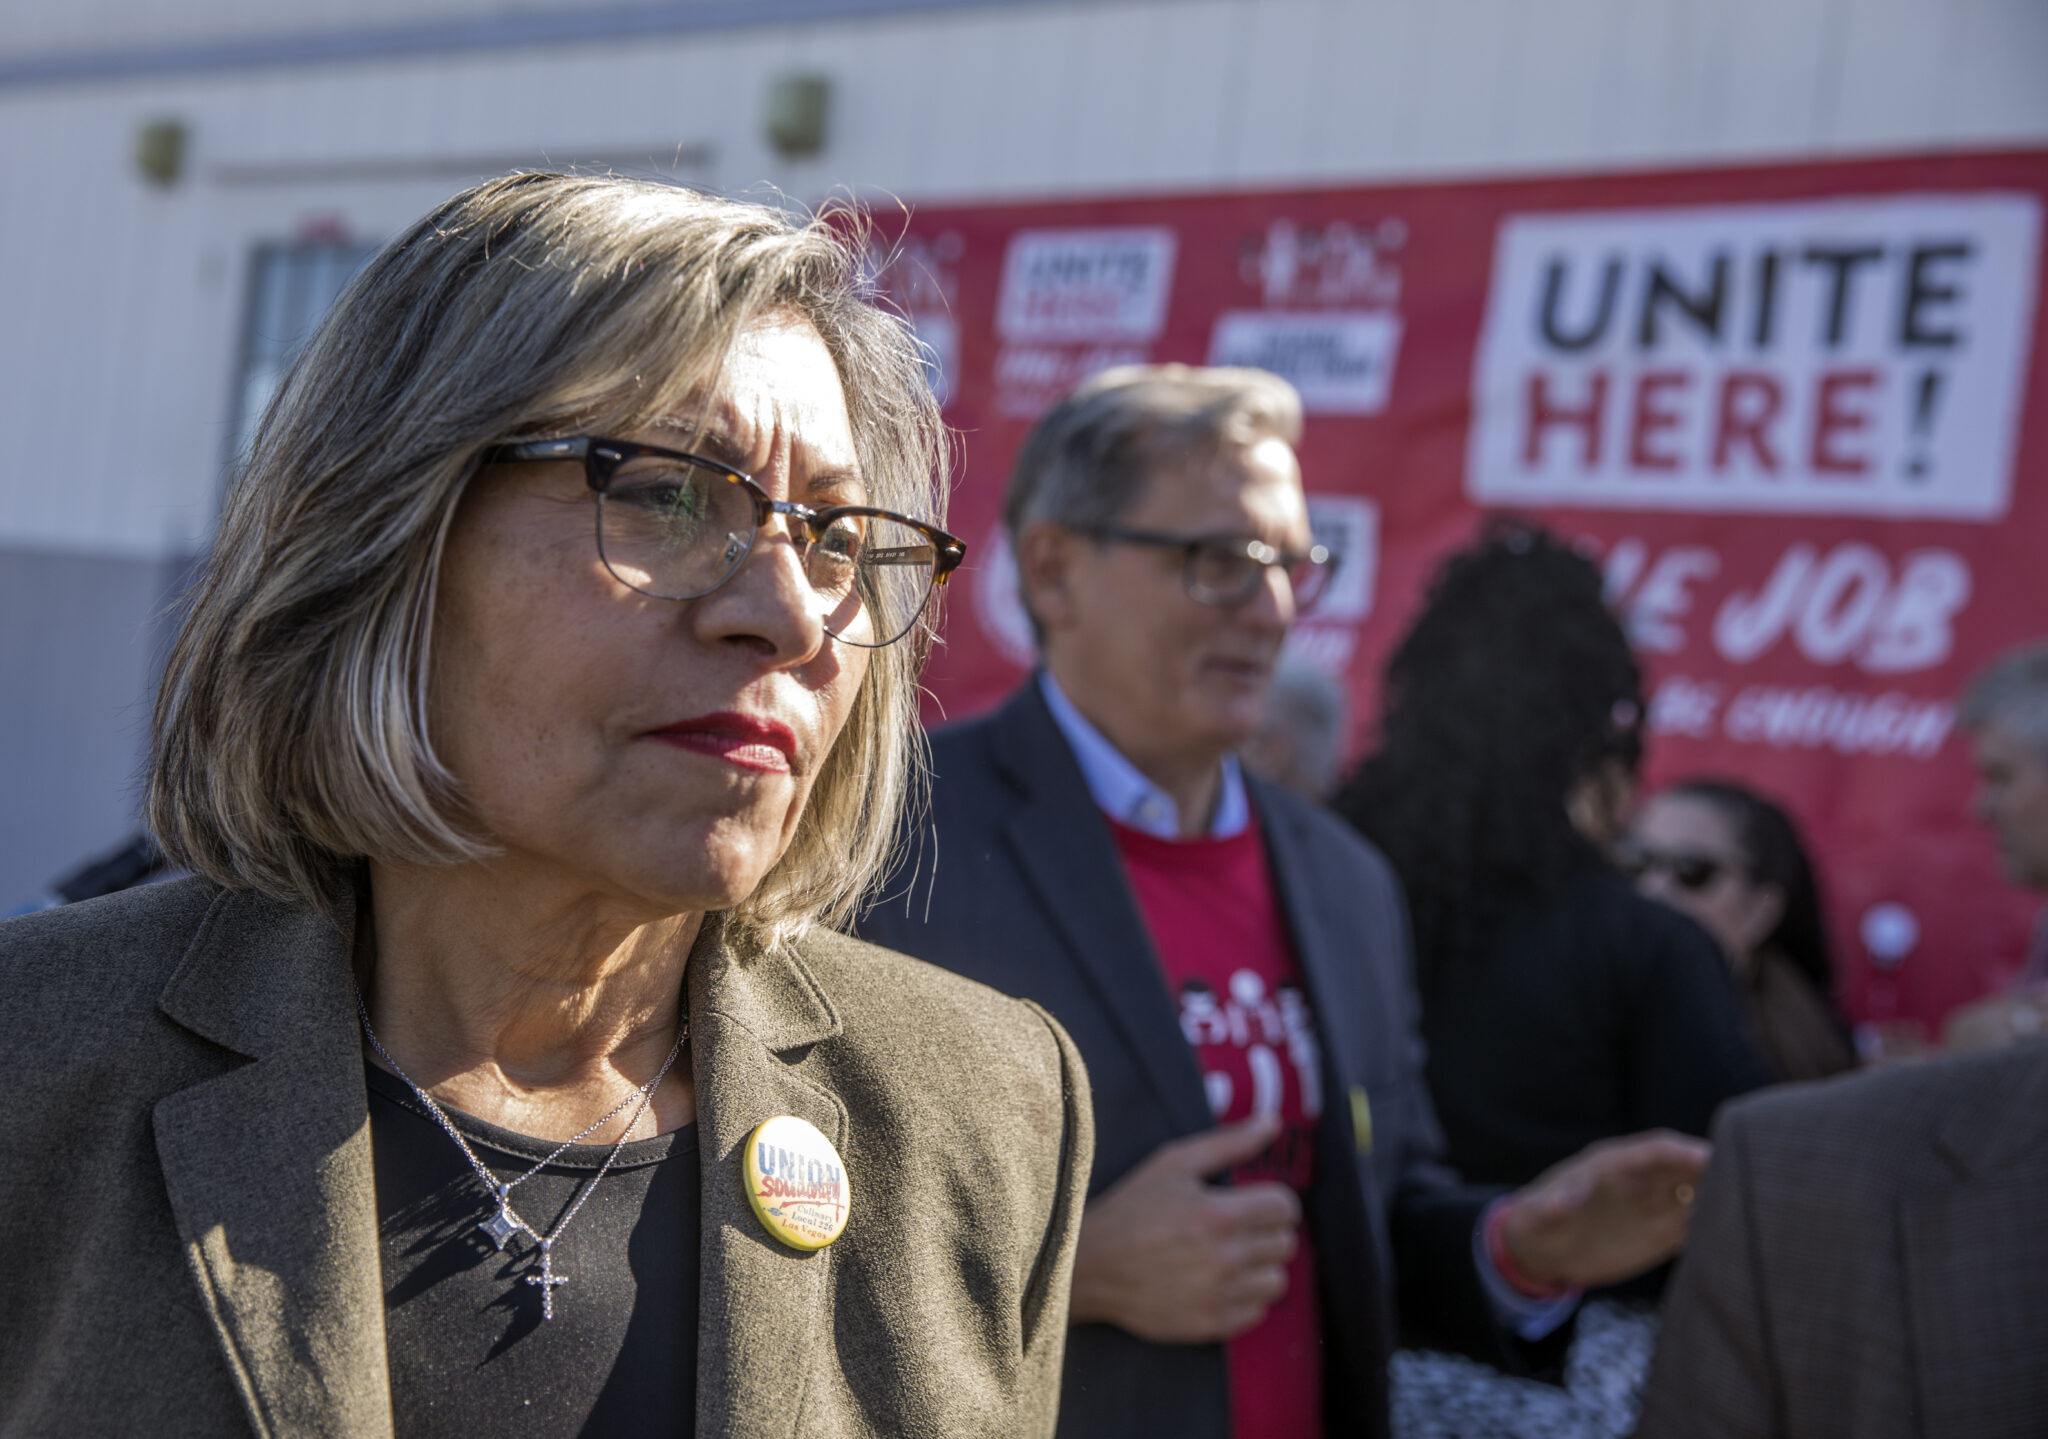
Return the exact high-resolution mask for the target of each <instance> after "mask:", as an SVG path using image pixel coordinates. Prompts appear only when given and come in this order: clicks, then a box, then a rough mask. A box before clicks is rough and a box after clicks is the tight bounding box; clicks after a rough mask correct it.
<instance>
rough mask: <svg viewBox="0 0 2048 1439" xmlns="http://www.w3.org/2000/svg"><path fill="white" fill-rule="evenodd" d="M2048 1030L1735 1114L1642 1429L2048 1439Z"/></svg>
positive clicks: (1673, 1308)
mask: <svg viewBox="0 0 2048 1439" xmlns="http://www.w3.org/2000/svg"><path fill="white" fill-rule="evenodd" d="M2044 1360H2048V1041H2042V1040H2039V1039H2035V1040H2030V1041H2028V1042H2027V1043H2025V1044H2023V1045H2019V1046H2016V1047H2014V1048H2012V1049H2008V1050H2003V1051H2000V1052H1997V1053H1992V1054H1986V1055H1967V1056H1960V1057H1956V1058H1949V1059H1939V1060H1931V1061H1927V1062H1925V1063H1916V1064H1905V1065H1899V1066H1896V1067H1894V1068H1889V1069H1884V1070H1880V1071H1878V1072H1876V1073H1873V1074H1865V1075H1858V1076H1854V1077H1851V1078H1844V1079H1838V1080H1833V1081H1830V1082H1828V1083H1825V1084H1818V1085H1799V1086H1796V1087H1793V1088H1790V1089H1784V1090H1777V1091H1773V1092H1771V1093H1768V1094H1762V1095H1757V1096H1755V1097H1753V1098H1749V1099H1743V1100H1739V1101H1737V1102H1735V1103H1734V1104H1731V1105H1730V1106H1729V1107H1728V1108H1727V1109H1726V1110H1725V1111H1723V1112H1722V1115H1721V1118H1720V1120H1719V1122H1718V1123H1716V1125H1715V1126H1714V1162H1713V1164H1712V1166H1711V1167H1710V1168H1709V1169H1708V1171H1707V1175H1706V1179H1705V1182H1704V1183H1703V1184H1702V1185H1701V1188H1700V1197H1699V1214H1698V1216H1697V1218H1695V1220H1694V1221H1693V1229H1692V1240H1691V1243H1690V1245H1689V1246H1688V1250H1687V1253H1686V1256H1685V1259H1684V1260H1683V1261H1682V1262H1681V1263H1680V1265H1679V1268H1678V1275H1677V1278H1676V1279H1675V1280H1674V1281H1673V1284H1672V1288H1671V1293H1670V1295H1669V1297H1668V1298H1667V1300H1666V1301H1665V1308H1664V1328H1663V1334H1662V1336H1661V1338H1660V1340H1659V1342H1658V1347H1657V1357H1656V1360H1655V1362H1654V1363H1653V1364H1652V1366H1651V1370H1650V1384H1649V1389H1648V1392H1647V1394H1646V1395H1645V1399H1644V1405H1643V1417H1642V1424H1641V1427H1640V1428H1639V1429H1638V1430H1637V1434H1638V1436H1639V1439H1693V1436H1698V1439H1708V1436H1715V1439H1718V1436H1721V1435H1725V1434H1740V1435H1744V1436H1754V1439H1909V1436H1916V1439H1927V1436H1938V1435H1951V1434H1953V1435H1967V1436H1968V1439H2020V1436H2022V1435H2025V1436H2039V1435H2042V1434H2048V1362H2044Z"/></svg>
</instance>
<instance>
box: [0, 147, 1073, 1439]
mask: <svg viewBox="0 0 2048 1439" xmlns="http://www.w3.org/2000/svg"><path fill="white" fill-rule="evenodd" d="M857 254H858V249H857V246H856V245H855V244H853V243H851V242H850V240H849V238H848V236H847V235H846V234H845V233H844V231H843V229H842V228H841V227H840V226H838V225H835V224H834V223H832V222H831V221H830V220H829V219H813V220H808V221H803V222H799V221H796V220H793V219H792V218H791V217H789V216H788V215H785V214H783V213H780V212H777V211H773V210H769V209H766V208H764V207H761V206H758V205H750V204H740V203H734V202H729V201H724V200H718V199H713V198H710V197H707V196H703V195H698V194H694V193H692V192H690V191H687V190H683V189H679V188H676V187H672V186H665V185H659V184H654V183H650V182H644V181H637V180H630V179H625V178H619V177H608V176H577V175H563V174H543V173H529V174H518V175H512V176H509V177H506V178H503V179H500V180H495V181H491V182H489V183H486V184H483V185H480V186H478V187H476V188H474V189H471V190H469V191H466V192H464V193H463V194H460V195H458V196H456V197H455V198H453V199H452V200H450V201H448V202H447V203H446V204H444V205H443V206H441V207H439V208H438V209H437V210H436V211H435V212H433V213H432V214H430V215H428V216H426V217H425V218H423V219H422V220H421V221H419V222H418V223H417V224H416V225H414V226H413V227H411V228H410V229H409V230H408V231H407V232H406V233H405V234H403V235H402V236H400V237H399V238H398V239H396V240H394V241H393V242H392V243H391V244H390V245H388V246H386V247H385V248H384V249H383V250H382V251H381V252H380V253H379V254H378V256H377V257H376V258H375V259H373V260H372V261H371V262H370V264H369V266H368V268H367V269H366V270H365V271H364V272H363V274H362V275H361V276H360V277H359V278H358V279H357V280H356V281H355V282H354V283H353V284H352V285H351V286H350V288H349V289H348V290H347V291H346V292H345V293H344V294H343V295H342V297H341V298H340V300H339V301H338V302H337V303H336V306H335V308H334V310H333V311H332V312H331V314H330V315H329V316H328V318H327V319H326V320H325V321H324V322H323V323H322V325H321V327H320V329H319V331H318V332H317V333H316V334H315V335H314V337H313V338H312V340H311V341H310V343H309V345H308V347H307V349H306V351H305V353H304V355H303V357H302V358H301V359H300V360H299V361H298V362H297V364H296V365H295V367H294V368H293V370H292V373H291V375H290V377H289V378H288V379H287V381H286V383H285V385H284V387H283V388H282V390H281V391H280V392H279V394H278V396H277V398H276V400H275V401H274V402H273V403H272V405H271V407H270V409H269V410H268V412H267V413H266V415H265V417H264V420H263V423H262V426H261V429H260V431H259V433H258V435H257V438H256V441H255V445H254V449H253V453H252V454H251V456H250V458H249V461H248V465H247V468H246V469H245V471H244V473H243V474H242V475H241V476H240V478H239V479H238V481H237V483H236V485H235V487H234V489H233V490H232V491H231V492H230V495H229V497H228V501H227V506H226V510H225V513H224V515H223V517H222V521H221V527H220V536H219V540H218V542H217V544H216V545H215V548H214V553H213V556H212V558H211V560H210V562H209V564H208V566H207V569H206V571H205V574H204V576H203V578H202V580H201V582H200V584H199V587H198V590H197V593H196V595H195V597H194V599H193V601H192V605H191V609H190V611H189V615H188V617H187V619H186V621H185V624H184V628H183V631H182V633H181V635H180V637H179V640H178V643H177V645H176V647H175V649H174V651H173V653H172V655H171V657H170V660H169V664H168V667H167V670H166V674H165V677H164V680H163V685H162V689H161V691H160V694H159V700H158V705H157V711H156V723H155V732H154V747H153V752H152V766H151V775H150V784H149V798H148V808H149V816H150V820H151V823H152V829H153V832H154V835H155V838H156V840H157V842H158V843H159V844H160V845H161V847H162V849H163V851H164V853H165V855H166V856H167V857H168V858H169V859H170V860H171V861H173V862H175V863H177V864H179V865H181V866H183V867H184V868H185V869H187V870H189V871H191V872H192V875H193V877H192V878H189V879H185V880H181V881H177V882H174V883H167V884H161V885H155V886H151V887H148V888H145V889H137V890H129V891H127V892H124V893H121V894H117V895H112V896H109V897H107V898H104V899H98V900H91V901H87V902H84V903H80V904H75V905H70V906H67V907H65V908H62V909H56V910H51V911H49V912H47V913H43V914H37V915H32V916H28V917H26V918H22V919H15V920H10V921H7V922H6V923H5V924H0V1020H4V1024H5V1030H6V1033H7V1036H8V1037H7V1042H6V1043H5V1044H4V1045H0V1093H4V1094H5V1096H6V1102H5V1105H4V1107H0V1148H4V1151H5V1153H6V1154H7V1156H8V1162H7V1163H6V1165H5V1166H4V1167H0V1228H4V1230H5V1232H6V1235H7V1238H8V1241H9V1254H8V1259H7V1261H6V1262H7V1271H8V1272H7V1280H6V1283H5V1286H4V1291H5V1295H6V1302H5V1303H4V1304H0V1429H4V1430H5V1431H6V1432H8V1433H10V1434H14V1433H20V1434H28V1433H35V1434H55V1433H79V1434H86V1433H90V1434H143V1433H147V1434H156V1435H174V1434H175V1435H199V1434H206V1435H213V1434H227V1433H231V1432H232V1433H240V1432H255V1433H262V1434H290V1435H350V1436H389V1435H391V1434H393V1433H394V1432H396V1433H399V1434H404V1435H408V1436H422V1435H427V1436H431V1435H472V1434H514V1433H521V1434H571V1433H582V1434H585V1435H619V1434H650V1433H659V1434H667V1435H677V1434H680V1435H689V1434H697V1433H701V1434H704V1435H707V1436H710V1435H727V1434H738V1433H745V1434H748V1435H754V1436H768V1435H778V1436H784V1439H795V1436H798V1435H810V1434H831V1435H848V1436H852V1435H901V1434H1001V1435H1037V1436H1046V1435H1049V1434H1050V1433H1051V1431H1052V1426H1053V1411H1054V1406H1055V1404H1056V1401H1057V1397H1058V1375H1059V1368H1060V1357H1061V1352H1062V1349H1063V1346H1064V1340H1065V1325H1064V1318H1063V1316H1064V1313H1065V1309H1066V1302H1067V1289H1068V1280H1069V1275H1070V1272H1071V1265H1072V1261H1073V1255H1074V1244H1075V1240H1076V1237H1077V1233H1078V1228H1079V1223H1078V1219H1079V1209H1080V1203H1081V1198H1082V1186H1083V1184H1084V1182H1085V1177H1086V1175H1087V1172H1088V1166H1089V1153H1090V1141H1089V1133H1090V1131H1089V1109H1088V1098H1087V1082H1086V1078H1085V1075H1084V1074H1083V1072H1082V1070H1081V1066H1080V1060H1079V1057H1078V1055H1077V1054H1076V1052H1075V1050H1074V1049H1073V1046H1072V1045H1071V1043H1070V1042H1069V1041H1067V1039H1066V1038H1065V1036H1064V1035H1063V1034H1062V1033H1061V1031H1060V1030H1059V1028H1058V1026H1057V1025H1056V1024H1054V1023H1052V1022H1051V1021H1050V1020H1048V1018H1047V1017H1046V1016H1045V1014H1044V1012H1043V1011H1041V1010H1036V1009H1033V1008H1031V1007H1030V1006H1027V1005H1023V1004H1019V1003H1017V1002H1015V1001H1013V1000H1010V999H1006V998H1004V997H1002V996H1001V995H998V994H996V993H994V992H993V991H991V990H988V989H985V988H982V987H981V986H978V985H972V984H968V983H965V982H964V981H962V980H960V979H959V978H957V977H956V976H954V975H951V974H948V973H946V972H944V971H942V970H939V969H936V968H934V967H932V966H929V965H925V964H921V963H919V962H917V961H916V960H912V959H909V958H906V957H904V956H902V955H896V954H890V953H888V952H886V951H884V950H881V949H877V948H875V947H874V946H872V945H864V944H861V943H858V942H856V941H854V940H850V939H848V938H846V937H845V936H844V935H843V934H842V933H838V932H836V931H838V930H840V929H842V928H843V927H844V926H845V925H846V924H847V922H848V919H849V917H850V916H851V915H852V914H853V913H854V911H855V910H857V909H858V908H859V907H860V905H861V904H862V903H863V901H864V900H865V898H866V897H867V895H868V894H869V892H870V889H871V886H872V885H873V884H874V882H875V881H876V880H877V879H878V878H879V877H880V875H881V874H882V873H883V871H884V868H885V865H886V862H887V860H888V858H889V855H890V843H891V839H892V835H891V830H892V828H893V824H894V818H895V816H896V815H897V814H898V813H899V812H900V811H901V810H902V809H903V808H904V807H905V806H906V805H908V804H910V803H912V801H913V799H914V797H915V794H916V791H917V788H918V784H919V780H920V778H921V776H922V774H923V768H922V758H923V738H922V734H921V731H920V730H919V728H918V724H917V676H918V671H919V667H920V662H921V659H922V655H923V652H924V648H925V645H926V643H927V642H928V640H929V628H928V626H929V623H930V622H929V618H928V612H929V600H930V598H931V594H932V592H933V591H934V590H935V589H936V588H937V587H938V586H939V585H941V584H943V583H944V581H945V580H946V578H947V576H948V575H949V574H950V573H951V572H952V571H953V570H954V569H955V568H956V567H957V566H958V564H959V562H960V559H961V556H962V552H963V546H962V545H961V543H960V541H958V540H957V539H955V538H954V537H953V536H951V535H950V534H948V533H947V532H946V531H945V530H944V529H943V528H941V527H940V518H941V514H942V508H943V503H944V495H945V483H944V482H945V474H944V469H945V466H944V455H945V445H944V438H943V434H944V432H943V429H942V426H941V424H940V421H939V417H938V408H937V404H936V402H935V400H934V398H933V396H932V394H931V390H930V387H929V383H928V381H927V379H926V377H925V370H924V365H923V361H922V359H921V358H920V353H919V350H918V348H917V343H916V340H915V338H914V337H913V336H912V335H911V334H910V332H909V330H908V328H907V326H905V325H904V324H903V323H902V322H901V321H900V320H899V319H897V318H896V317H894V316H892V315H891V314H889V313H887V312H886V311H884V310H882V309H881V308H879V307H878V306H877V305H875V304H874V303H873V302H872V300H871V299H870V298H868V289H867V286H866V284H865V281H864V279H863V275H864V271H863V270H862V268H861V266H860V264H859V262H858V260H857Z"/></svg>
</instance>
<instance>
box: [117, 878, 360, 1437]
mask: <svg viewBox="0 0 2048 1439" xmlns="http://www.w3.org/2000/svg"><path fill="white" fill-rule="evenodd" d="M347 954H348V943H347V936H346V935H344V934H343V933H342V932H341V931H339V930H337V929H336V928H335V927H334V926H333V925H331V924H329V923H328V922H327V921H325V920H324V919H321V918H320V917H318V916H316V915H314V914H313V913H312V912H311V911H309V910H304V909H299V908H294V907H288V906H285V905H280V904H276V903H274V902H272V901H269V900H265V899H262V898H259V897H257V896H254V895H248V894H235V893H223V894H222V895H221V896H220V897H219V898H218V899H217V900H216V901H215V902H214V905H213V907H212V909H211V910H210V911H209V912H208V914H207V917H206V920H205V922H204V923H203V924H202V925H201V927H200V930H199V933H198V935H197V936H196V937H195V938H194V940H193V942H192V945H191V947H190V949H189V950H188V951H187V952H186V955H185V958H184V961H183V963H182V964H181V965H180V966H179V968H178V970H177V972H176V973H175V974H174V975H173V976H172V978H171V981H170V983H169V985H167V986H166V987H165V990H164V993H163V995H162V997H161V1000H160V1005H161V1008H162V1009H163V1012H164V1013H165V1014H166V1015H168V1016H169V1017H170V1018H171V1019H173V1020H175V1021H177V1022H178V1023H179V1024H182V1025H184V1026H185V1027H186V1028H187V1029H190V1030H192V1031H193V1032H194V1033H196V1034H198V1035H201V1036H202V1037H204V1038H206V1039H208V1040H211V1041H213V1042H214V1043H216V1044H218V1045H220V1046H222V1047H223V1048H225V1049H228V1050H231V1051H233V1052H234V1053H236V1054H238V1055H242V1056H246V1057H247V1059H248V1061H249V1062H247V1063H243V1064H240V1065H238V1066H237V1067H235V1068H233V1069H230V1070H229V1071H228V1072H227V1073H225V1074H222V1075H220V1076H218V1077H217V1078H214V1079H210V1080H206V1081H204V1082H202V1083H199V1084H196V1085H192V1086H191V1087H189V1088H186V1089H183V1090H180V1091H178V1092H177V1093H174V1094H170V1095H167V1096H166V1097H165V1098H163V1099H162V1100H160V1101H159V1102H158V1103H157V1105H156V1108H155V1111H154V1115H153V1120H154V1129H155V1134H156V1147H157V1155H158V1159H159V1161H160V1162H161V1164H162V1165H163V1171H164V1183H165V1187H166V1189H167V1191H168V1193H169V1196H170V1201H171V1209H172V1211H173V1213H174V1215H175V1216H176V1220H177V1225H178V1234H179V1237H180V1238H181V1239H182V1240H183V1241H184V1243H185V1246H186V1253H187V1257H188V1260H189V1262H190V1264H191V1267H192V1273H193V1278H194V1280H195V1281H196V1283H197V1284H198V1287H199V1293H200V1298H201V1301H202V1303H204V1305H205V1306H206V1309H207V1312H208V1313H209V1315H210V1316H211V1317H212V1319H213V1322H214V1325H215V1327H216V1330H217V1333H218V1336H219V1338H220V1341H221V1345H222V1348H223V1350H224V1352H225V1353H226V1356H227V1361H228V1365H229V1368H230V1370H231V1371H232V1372H233V1373H234V1375H235V1379H236V1382H237V1384H238V1385H239V1387H240V1388H241V1391H242V1397H243V1401H244V1403H245V1404H247V1406H248V1409H249V1417H250V1421H251V1423H252V1424H253V1425H254V1427H255V1428H256V1430H257V1431H258V1432H259V1433H264V1434H292V1435H299V1434H308V1435H324V1434H334V1435H341V1434H347V1435H377V1434H382V1435H388V1434H389V1433H390V1432H391V1400H390V1381H389V1377H388V1374H387V1372H386V1368H385V1356H384V1290H383V1280H382V1274H381V1270H380V1266H379V1260H378V1251H377V1197H376V1187H375V1183H374V1179H373V1176H372V1173H371V1154H370V1131H369V1112H368V1106H367V1100H366V1098H365V1092H364V1083H363V1062H362V1052H361V1049H360V1047H359V1042H358V1041H357V1039H356V1022H355V1006H354V1002H353V1000H352V999H351V997H350V993H349V987H348V979H347V963H346V956H347Z"/></svg>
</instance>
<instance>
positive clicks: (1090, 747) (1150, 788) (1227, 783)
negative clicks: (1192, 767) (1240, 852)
mask: <svg viewBox="0 0 2048 1439" xmlns="http://www.w3.org/2000/svg"><path fill="white" fill-rule="evenodd" d="M1038 689H1039V693H1041V694H1043V695H1044V696H1045V707H1046V708H1047V709H1049V710H1051V711H1052V722H1053V723H1054V724H1056V725H1058V726H1059V727H1060V733H1061V734H1062V735H1064V736H1066V740H1067V748H1069V749H1071V750H1072V751H1073V752H1074V760H1075V762H1076V763H1077V764H1079V765H1080V766H1081V778H1082V779H1083V780H1085V781H1086V782H1087V785H1088V793H1089V794H1090V795H1091V796H1093V797H1094V800H1095V807H1096V808H1097V809H1099V810H1101V811H1102V812H1103V813H1104V814H1106V815H1108V816H1109V817H1110V818H1111V819H1114V820H1116V821H1117V822H1118V823H1120V824H1127V825H1129V826H1130V827H1131V828H1132V829H1137V830H1143V831H1144V832H1145V833H1146V834H1149V835H1154V836H1156V837H1157V838H1159V839H1179V838H1180V837H1181V835H1180V805H1179V804H1177V803H1176V802H1175V801H1174V798H1173V796H1172V795H1170V794H1168V793H1167V792H1166V791H1165V790H1163V789H1161V788H1160V787H1159V786H1158V785H1156V784H1154V783H1152V781H1151V780H1149V779H1147V778H1146V777H1145V776H1144V775H1143V774H1142V773H1140V772H1139V770H1138V767H1137V766H1136V765H1134V764H1132V763H1131V762H1130V761H1129V760H1127V759H1125V758H1124V756H1123V751H1121V750H1119V749H1118V748H1117V747H1116V746H1115V745H1113V744H1111V743H1110V741H1109V737H1108V736H1106V735H1105V734H1103V732H1102V731H1101V730H1099V729H1097V728H1096V727H1095V726H1094V725H1092V724H1090V723H1088V721H1087V719H1086V718H1085V717H1084V716H1083V715H1082V714H1081V712H1080V711H1079V710H1077V709H1075V708H1074V702H1073V701H1072V700H1070V699H1068V698H1067V696H1066V692H1065V691H1064V690H1062V689H1061V688H1060V685H1059V681H1058V680H1056V679H1054V678H1053V677H1052V673H1051V671H1049V670H1040V671H1039V672H1038ZM1251 822H1252V807H1251V802H1250V801H1249V800H1247V799H1246V798H1245V794H1244V774H1243V773H1242V771H1240V770H1239V769H1238V766H1237V756H1236V755H1232V754H1227V755H1225V756H1224V757H1223V792H1222V794H1220V795H1218V796H1217V798H1216V817H1215V818H1214V819H1213V820H1211V821H1210V822H1209V838H1211V839H1229V838H1230V837H1231V836H1232V835H1239V834H1243V833H1244V832H1245V830H1246V829H1248V828H1249V827H1250V826H1251Z"/></svg>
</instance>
